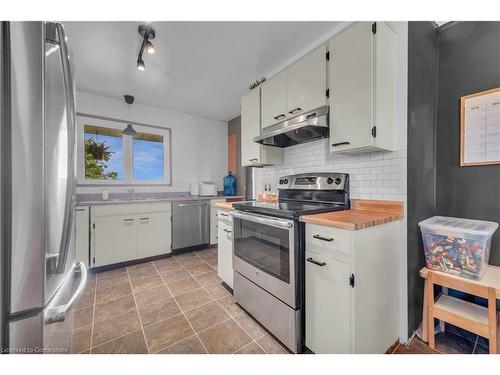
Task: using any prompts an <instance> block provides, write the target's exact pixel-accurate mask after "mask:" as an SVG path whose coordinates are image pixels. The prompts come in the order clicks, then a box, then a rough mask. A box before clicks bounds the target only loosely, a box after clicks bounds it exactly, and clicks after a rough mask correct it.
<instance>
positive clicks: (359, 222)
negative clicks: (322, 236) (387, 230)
mask: <svg viewBox="0 0 500 375" xmlns="http://www.w3.org/2000/svg"><path fill="white" fill-rule="evenodd" d="M403 211H404V206H403V202H401V201H382V200H363V199H353V200H351V209H350V210H345V211H336V212H326V213H323V214H315V215H304V216H301V217H300V221H303V222H305V223H311V224H318V225H324V226H329V227H335V228H341V229H348V230H359V229H365V228H369V227H373V226H375V225H380V224H385V223H389V222H391V221H396V220H400V219H402V218H403V216H404V213H403Z"/></svg>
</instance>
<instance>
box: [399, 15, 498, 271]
mask: <svg viewBox="0 0 500 375" xmlns="http://www.w3.org/2000/svg"><path fill="white" fill-rule="evenodd" d="M438 76H439V86H438V87H439V95H438V117H437V144H436V151H437V152H436V166H437V190H436V193H437V195H436V202H437V210H436V213H437V214H439V215H447V216H458V217H466V218H471V219H480V220H491V221H495V222H498V223H500V165H489V166H488V165H486V166H474V167H460V166H459V163H460V159H459V155H460V102H459V100H460V97H461V96H463V95H467V94H472V93H474V92H478V91H483V90H487V89H491V88H495V87H499V86H500V22H457V23H454V24H451V25H449V26H447V27H444V28H443V29H442V30H440V33H439V75H438ZM408 139H410V138H408ZM490 263H491V264H496V265H500V230H497V231H496V233H495V235H494V236H493V241H492V249H491V255H490Z"/></svg>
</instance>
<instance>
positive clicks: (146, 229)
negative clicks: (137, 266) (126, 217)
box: [137, 211, 172, 258]
mask: <svg viewBox="0 0 500 375" xmlns="http://www.w3.org/2000/svg"><path fill="white" fill-rule="evenodd" d="M170 218H171V213H170V212H169V211H166V212H154V213H149V214H144V215H140V216H139V221H138V222H137V257H138V258H147V257H151V256H155V255H161V254H165V253H169V252H170V247H169V246H170V244H171V243H172V238H171V231H170V230H166V229H165V228H171V226H172V222H171V220H170Z"/></svg>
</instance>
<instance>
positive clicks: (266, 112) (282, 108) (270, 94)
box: [261, 70, 288, 128]
mask: <svg viewBox="0 0 500 375" xmlns="http://www.w3.org/2000/svg"><path fill="white" fill-rule="evenodd" d="M287 76H288V72H287V71H286V70H284V71H282V72H280V73H278V74H277V75H275V76H274V77H273V78H271V79H270V80H268V81H266V82H264V84H263V85H262V86H261V88H262V127H263V128H265V127H266V126H270V125H273V124H276V123H277V122H280V121H283V120H284V119H286V118H287V117H288V116H287V115H288V111H287V109H288V106H287Z"/></svg>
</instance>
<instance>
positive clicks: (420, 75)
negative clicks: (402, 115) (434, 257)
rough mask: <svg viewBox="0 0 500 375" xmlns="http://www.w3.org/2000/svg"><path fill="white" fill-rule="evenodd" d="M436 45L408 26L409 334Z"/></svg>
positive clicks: (424, 28)
mask: <svg viewBox="0 0 500 375" xmlns="http://www.w3.org/2000/svg"><path fill="white" fill-rule="evenodd" d="M437 64H438V39H437V32H436V30H435V28H434V24H433V23H431V22H409V24H408V158H407V161H408V165H407V170H408V190H407V194H408V195H407V196H408V218H407V223H408V237H407V239H408V255H407V265H408V334H409V335H411V334H412V333H413V332H414V331H415V330H416V329H417V328H418V325H419V324H420V322H421V320H422V302H423V292H424V284H423V281H422V279H421V278H420V276H419V273H418V272H419V270H420V269H421V268H422V267H423V266H424V265H425V260H424V253H423V247H422V238H421V235H420V230H419V229H418V225H417V224H418V222H419V221H422V220H424V219H426V218H428V217H430V216H433V215H434V213H435V209H436V204H435V192H436V168H435V161H436V158H435V147H434V146H435V130H436V121H435V116H436V103H437V69H438V65H437Z"/></svg>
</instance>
